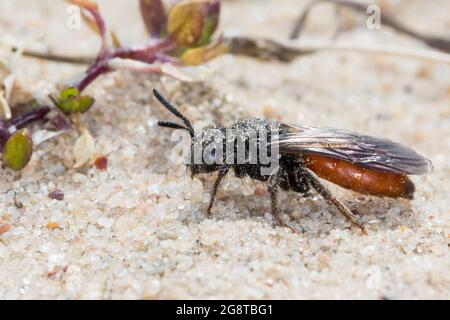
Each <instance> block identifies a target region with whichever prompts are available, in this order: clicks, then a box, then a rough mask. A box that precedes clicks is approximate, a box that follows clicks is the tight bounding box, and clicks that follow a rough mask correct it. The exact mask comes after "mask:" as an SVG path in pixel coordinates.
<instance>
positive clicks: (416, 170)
mask: <svg viewBox="0 0 450 320" xmlns="http://www.w3.org/2000/svg"><path fill="white" fill-rule="evenodd" d="M271 144H275V145H276V146H278V148H279V152H280V153H282V154H283V153H285V154H286V153H289V154H317V155H323V156H329V157H331V158H335V159H341V160H345V161H349V162H351V163H354V164H357V165H360V166H363V167H367V168H373V169H377V170H382V171H389V172H395V173H405V174H426V173H428V172H430V171H431V170H432V165H431V161H430V160H428V159H426V158H424V157H422V156H421V155H419V154H418V153H416V152H415V151H414V150H412V149H411V148H408V147H406V146H403V145H401V144H399V143H395V142H392V141H389V140H387V139H382V138H376V137H371V136H367V135H362V134H359V133H356V132H352V131H347V130H341V129H335V128H315V127H308V126H292V125H285V124H283V125H282V126H281V132H280V134H279V136H278V138H275V140H272V142H271Z"/></svg>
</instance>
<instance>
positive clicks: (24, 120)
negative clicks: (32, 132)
mask: <svg viewBox="0 0 450 320" xmlns="http://www.w3.org/2000/svg"><path fill="white" fill-rule="evenodd" d="M49 112H50V108H49V107H39V108H35V109H33V110H31V111H29V112H25V113H23V114H21V115H19V116H17V117H15V118H14V119H12V121H11V123H10V126H15V127H16V129H22V128H24V127H26V126H27V125H29V124H31V123H33V122H35V121H39V120H42V119H44V118H45V116H46V115H47V114H48V113H49Z"/></svg>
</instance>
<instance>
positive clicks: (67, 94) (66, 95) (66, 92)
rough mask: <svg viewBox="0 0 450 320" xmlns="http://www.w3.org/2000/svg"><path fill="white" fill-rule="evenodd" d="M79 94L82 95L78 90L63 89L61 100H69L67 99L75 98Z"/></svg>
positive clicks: (71, 88)
mask: <svg viewBox="0 0 450 320" xmlns="http://www.w3.org/2000/svg"><path fill="white" fill-rule="evenodd" d="M79 94H80V91H78V89H77V88H73V87H70V88H66V89H63V90H62V91H61V93H60V97H61V100H67V99H71V98H75V97H77V96H78V95H79Z"/></svg>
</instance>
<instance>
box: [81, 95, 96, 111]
mask: <svg viewBox="0 0 450 320" xmlns="http://www.w3.org/2000/svg"><path fill="white" fill-rule="evenodd" d="M94 102H95V99H94V98H92V97H90V96H81V97H80V99H79V101H78V103H79V105H78V109H77V112H80V113H85V112H86V111H88V110H89V109H90V108H91V107H92V105H93V104H94Z"/></svg>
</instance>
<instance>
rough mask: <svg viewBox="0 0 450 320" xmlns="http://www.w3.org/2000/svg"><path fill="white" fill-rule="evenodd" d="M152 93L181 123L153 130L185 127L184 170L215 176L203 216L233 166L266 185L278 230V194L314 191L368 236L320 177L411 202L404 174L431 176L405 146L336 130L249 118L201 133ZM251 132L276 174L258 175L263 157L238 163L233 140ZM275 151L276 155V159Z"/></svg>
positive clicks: (241, 174) (410, 185)
mask: <svg viewBox="0 0 450 320" xmlns="http://www.w3.org/2000/svg"><path fill="white" fill-rule="evenodd" d="M153 93H154V96H155V97H156V98H157V99H158V101H159V102H160V103H161V104H162V105H163V106H164V107H165V108H166V109H167V110H169V111H170V112H171V113H172V114H173V115H175V116H176V117H177V118H179V119H180V120H181V121H182V123H183V124H178V123H175V122H171V121H158V125H159V126H161V127H166V128H172V129H182V130H186V131H187V132H188V133H189V134H190V136H191V161H190V163H189V164H188V166H189V168H190V170H191V173H192V177H193V176H195V175H197V174H199V173H211V172H216V171H217V172H218V176H217V178H216V180H215V183H214V186H213V189H212V192H211V196H210V201H209V206H208V209H207V214H208V215H210V214H211V209H212V207H213V203H214V199H215V196H216V193H217V190H218V188H219V185H220V183H221V181H222V180H223V178H224V177H225V176H226V175H227V174H228V173H229V171H230V169H232V170H233V171H234V173H235V175H236V177H244V176H249V177H250V178H252V179H255V180H259V181H264V182H266V183H267V185H268V192H269V194H270V199H271V209H272V210H271V211H272V215H273V217H274V221H275V222H276V223H277V224H278V225H281V226H285V227H289V228H290V229H293V227H291V226H289V225H288V224H287V223H285V222H284V221H283V220H282V218H281V215H280V210H279V206H278V202H277V194H278V191H279V189H282V190H285V191H294V192H298V193H301V194H303V195H304V196H309V195H310V191H311V190H313V191H315V192H317V193H318V194H319V195H320V196H322V197H323V199H324V200H325V201H326V202H327V203H328V204H329V205H330V206H332V207H334V208H335V209H336V210H337V211H338V212H340V213H341V214H343V216H344V217H345V218H347V219H348V220H349V221H350V222H351V223H352V224H353V225H354V226H356V227H358V228H360V229H361V231H362V232H363V234H366V230H365V228H364V226H363V224H362V223H360V222H359V221H358V219H357V217H356V216H355V215H354V214H353V212H352V211H350V210H349V209H348V208H347V207H346V206H345V205H344V204H343V203H342V202H341V201H339V200H338V199H337V198H336V197H334V196H333V195H332V194H331V193H330V191H329V190H328V189H327V188H326V187H325V186H324V185H323V183H322V182H321V181H320V180H319V178H321V179H324V180H327V181H330V182H332V183H334V184H336V185H339V186H340V187H343V188H346V189H350V190H353V191H356V192H358V193H361V194H367V195H373V196H378V197H391V198H405V199H413V196H414V192H415V187H414V183H413V182H412V181H411V180H410V178H409V177H408V175H423V174H427V173H429V172H431V171H432V164H431V161H430V160H428V159H426V158H424V157H423V156H421V155H419V154H418V153H416V152H415V151H414V150H412V149H411V148H409V147H406V146H403V145H401V144H399V143H396V142H392V141H390V140H387V139H383V138H377V137H372V136H368V135H364V134H359V133H356V132H352V131H348V130H342V129H335V128H317V127H310V126H304V125H289V124H285V123H280V122H277V121H266V120H262V119H249V120H245V121H241V122H238V123H236V124H234V125H233V126H231V127H230V128H223V127H217V128H208V129H204V130H202V132H201V133H200V134H197V135H196V134H195V132H194V128H193V126H192V125H191V123H190V121H189V120H188V119H187V118H186V117H185V116H184V115H183V114H181V113H180V112H179V111H178V110H177V109H176V108H175V107H174V106H173V105H171V104H170V103H169V102H168V101H167V100H166V99H165V98H164V97H163V96H162V95H161V94H160V93H159V92H158V91H157V90H156V89H154V90H153ZM227 131H229V132H231V133H233V134H232V135H231V138H229V137H225V138H224V136H225V135H224V133H225V132H227ZM254 132H268V134H267V137H266V138H267V139H262V135H257V137H256V143H257V144H260V145H262V144H265V147H266V150H268V149H270V150H269V151H268V152H267V154H268V155H269V156H273V157H274V158H275V159H276V160H277V163H278V166H277V167H276V170H272V171H268V170H266V172H265V173H263V169H268V168H269V167H270V166H269V164H268V163H267V161H264V162H263V161H262V160H263V157H262V155H263V154H262V153H261V152H257V153H256V156H253V157H251V154H250V152H249V150H245V151H244V156H243V161H240V162H239V161H236V160H237V158H238V156H237V153H238V151H239V150H238V149H239V148H238V145H239V143H243V145H244V146H245V148H246V149H248V148H249V147H250V140H251V138H253V137H254V135H250V134H249V133H254ZM274 133H275V134H274ZM230 142H231V143H230ZM211 146H212V147H211ZM197 147H200V148H201V149H202V150H207V152H203V154H202V155H203V157H202V158H201V159H200V160H201V161H197V162H196V161H194V160H195V159H194V153H195V149H196V148H197ZM218 147H221V148H222V150H226V151H228V152H225V153H223V152H217V150H219V149H220V148H218ZM269 147H270V148H269ZM258 150H259V149H258ZM273 150H276V151H277V152H276V154H275V153H274V152H273ZM225 154H227V155H225ZM230 154H231V155H232V156H231V158H230V157H229V155H230ZM241 160H242V159H241ZM293 230H294V229H293ZM294 231H295V230H294Z"/></svg>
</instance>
